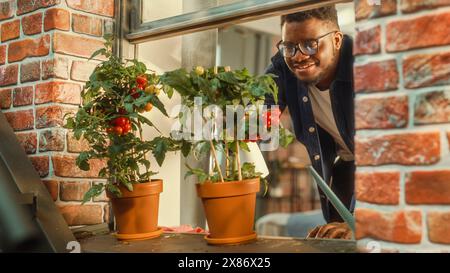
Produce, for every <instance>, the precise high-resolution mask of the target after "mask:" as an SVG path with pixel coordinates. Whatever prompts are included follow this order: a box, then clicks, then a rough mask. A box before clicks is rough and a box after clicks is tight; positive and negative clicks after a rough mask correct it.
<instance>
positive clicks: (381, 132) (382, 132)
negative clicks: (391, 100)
mask: <svg viewBox="0 0 450 273" xmlns="http://www.w3.org/2000/svg"><path fill="white" fill-rule="evenodd" d="M441 129H445V130H449V129H450V123H435V124H424V125H420V126H419V125H416V126H414V127H413V128H389V129H360V130H357V131H356V136H358V137H366V136H368V137H373V136H386V135H395V134H405V133H423V132H439V131H441Z"/></svg>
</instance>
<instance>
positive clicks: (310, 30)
mask: <svg viewBox="0 0 450 273" xmlns="http://www.w3.org/2000/svg"><path fill="white" fill-rule="evenodd" d="M281 32H282V40H281V41H280V42H279V43H278V44H277V48H278V53H277V54H276V55H275V56H273V57H272V59H271V60H272V63H271V64H270V65H269V67H268V68H267V70H266V73H272V74H275V75H277V78H276V79H275V81H276V83H277V85H278V88H279V94H280V95H279V101H278V104H279V105H280V108H281V110H284V109H285V108H286V107H288V109H289V113H290V115H291V118H292V123H293V125H294V130H295V135H296V138H297V140H298V141H300V142H301V143H302V144H304V145H305V146H306V148H307V150H308V154H309V157H310V159H311V163H312V165H313V167H314V169H315V170H317V172H318V173H319V174H320V175H321V176H322V177H323V178H324V180H325V181H326V182H327V184H328V185H330V186H331V188H332V190H333V191H334V193H335V194H336V195H337V196H338V197H339V198H340V200H341V201H342V202H343V203H344V205H345V206H346V207H347V208H348V209H349V210H350V211H351V212H353V209H354V172H355V164H354V141H353V137H354V133H355V127H354V113H353V109H354V104H353V98H354V90H353V55H352V40H351V38H350V37H349V36H347V35H343V33H342V32H341V31H340V28H339V24H338V19H337V12H336V9H335V7H334V6H328V7H323V8H319V9H314V10H308V11H303V12H299V13H294V14H289V15H283V16H282V17H281ZM266 104H267V105H271V104H274V101H273V98H271V97H268V98H266ZM319 193H320V199H321V205H322V212H323V216H324V218H325V220H326V221H327V223H328V224H327V225H323V226H318V227H316V228H315V229H314V230H312V231H311V232H310V234H309V237H315V238H344V239H350V238H351V235H352V234H351V230H350V228H349V227H348V226H347V225H346V224H345V223H343V220H342V218H341V217H340V215H339V214H338V213H337V211H336V210H335V209H334V207H333V206H332V205H331V203H330V202H329V201H328V199H327V198H326V197H325V195H324V194H323V192H322V191H321V190H320V189H319Z"/></svg>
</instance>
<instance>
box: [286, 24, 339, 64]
mask: <svg viewBox="0 0 450 273" xmlns="http://www.w3.org/2000/svg"><path fill="white" fill-rule="evenodd" d="M336 32H339V30H333V31H330V32H328V33H326V34H324V35H322V36H319V37H317V38H315V39H309V40H305V41H301V42H300V43H298V44H295V46H294V54H292V56H285V54H284V51H283V50H282V48H280V46H282V43H283V40H280V41H279V42H278V43H277V49H278V50H279V51H280V52H281V54H282V55H283V56H284V57H286V58H292V57H294V56H295V55H297V52H299V51H300V52H301V53H302V54H303V55H306V56H312V55H315V54H317V52H319V40H320V39H322V38H323V37H325V36H327V35H330V34H331V33H336ZM305 42H315V48H314V51H313V52H310V53H308V52H304V50H302V47H305V46H304V44H305Z"/></svg>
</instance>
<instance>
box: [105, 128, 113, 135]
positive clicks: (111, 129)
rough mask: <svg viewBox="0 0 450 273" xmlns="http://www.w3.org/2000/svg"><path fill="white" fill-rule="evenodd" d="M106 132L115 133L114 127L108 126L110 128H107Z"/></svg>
mask: <svg viewBox="0 0 450 273" xmlns="http://www.w3.org/2000/svg"><path fill="white" fill-rule="evenodd" d="M106 132H107V133H108V134H112V133H114V128H113V127H108V128H106Z"/></svg>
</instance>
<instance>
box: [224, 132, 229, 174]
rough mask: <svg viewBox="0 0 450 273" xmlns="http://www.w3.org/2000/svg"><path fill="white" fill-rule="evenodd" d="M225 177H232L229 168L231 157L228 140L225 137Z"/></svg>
mask: <svg viewBox="0 0 450 273" xmlns="http://www.w3.org/2000/svg"><path fill="white" fill-rule="evenodd" d="M224 141H225V176H226V177H228V176H229V175H230V172H229V170H228V169H229V168H230V157H229V155H228V144H227V138H226V137H225V140H224Z"/></svg>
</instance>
